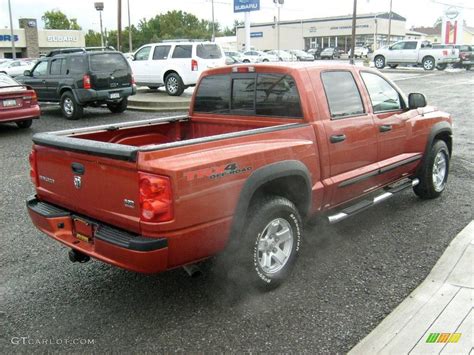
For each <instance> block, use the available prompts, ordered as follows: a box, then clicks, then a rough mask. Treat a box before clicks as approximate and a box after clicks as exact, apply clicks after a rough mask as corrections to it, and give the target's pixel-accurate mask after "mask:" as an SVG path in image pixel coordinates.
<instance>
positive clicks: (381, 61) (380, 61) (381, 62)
mask: <svg viewBox="0 0 474 355" xmlns="http://www.w3.org/2000/svg"><path fill="white" fill-rule="evenodd" d="M374 64H375V67H376V68H377V69H383V68H384V67H385V58H384V57H382V56H381V55H379V56H377V57H375V60H374Z"/></svg>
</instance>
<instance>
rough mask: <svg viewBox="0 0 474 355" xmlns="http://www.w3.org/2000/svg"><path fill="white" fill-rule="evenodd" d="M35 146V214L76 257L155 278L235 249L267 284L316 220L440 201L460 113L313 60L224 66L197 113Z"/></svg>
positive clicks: (197, 99)
mask: <svg viewBox="0 0 474 355" xmlns="http://www.w3.org/2000/svg"><path fill="white" fill-rule="evenodd" d="M33 141H34V146H33V150H32V152H31V155H30V164H31V171H30V175H31V179H32V181H33V183H34V185H35V187H36V195H35V196H34V197H31V198H30V199H28V201H27V207H28V211H29V214H30V217H31V219H32V221H33V223H34V224H35V225H36V226H37V227H38V229H40V230H41V231H42V232H44V233H46V234H47V235H49V236H50V237H52V238H54V239H56V240H57V241H59V242H61V243H63V244H65V245H66V246H68V247H69V248H71V250H70V252H69V257H70V259H71V260H72V261H78V262H85V261H87V260H89V258H90V257H93V258H96V259H99V260H101V261H104V262H106V263H110V264H112V265H115V266H118V267H122V268H125V269H128V270H133V271H136V272H143V273H154V272H161V271H165V270H169V269H172V268H176V267H181V266H183V267H185V268H186V267H187V268H188V270H189V268H190V266H191V265H194V264H195V263H197V262H200V261H202V260H205V259H207V258H209V257H211V256H213V255H215V254H217V253H219V252H222V251H224V250H226V252H225V253H224V255H225V257H230V258H235V259H236V262H237V263H238V265H239V267H240V268H245V269H246V270H248V274H247V277H246V278H248V276H250V278H251V279H252V284H253V285H255V286H257V287H262V288H266V289H268V288H273V287H275V286H277V285H278V284H280V283H281V282H282V281H283V280H284V279H285V278H286V277H288V275H289V273H290V271H291V269H292V267H293V265H294V263H295V260H296V257H297V254H298V251H299V250H300V249H301V248H302V247H303V246H304V239H305V238H311V236H309V235H308V236H303V224H302V223H303V221H304V220H305V219H307V218H309V217H311V216H313V215H315V214H323V215H324V216H326V217H327V218H328V219H329V222H330V223H336V222H338V221H341V220H343V219H345V218H347V217H349V216H352V215H354V214H356V213H358V212H360V211H362V210H364V209H366V208H368V207H370V206H373V205H376V204H377V203H380V202H382V201H384V200H385V199H387V198H390V197H391V196H393V195H395V194H396V193H397V192H400V191H403V190H404V189H406V188H413V190H414V192H415V193H416V194H417V195H418V196H419V197H421V198H435V197H437V196H439V195H440V194H441V193H442V192H443V190H444V189H445V187H446V182H447V178H448V172H449V161H450V157H451V152H452V131H451V116H450V115H449V114H448V113H445V112H441V111H438V110H437V109H435V108H433V107H430V106H426V101H425V97H424V96H423V95H422V94H419V93H414V94H410V95H409V96H408V98H407V97H406V96H405V95H404V94H403V93H402V91H401V90H400V89H399V88H398V87H397V86H396V85H395V84H394V83H392V82H391V81H390V80H388V79H387V78H385V77H384V76H383V75H382V74H380V73H379V72H378V71H375V70H371V69H368V68H364V67H356V66H352V65H334V64H331V65H324V64H315V63H293V64H268V65H267V64H261V65H237V66H230V67H222V68H216V69H212V70H209V71H207V72H205V73H204V74H203V75H202V77H201V78H200V80H199V83H198V85H197V87H196V89H195V93H194V96H193V99H192V103H191V106H190V110H189V114H188V115H186V116H174V117H167V118H158V119H152V120H146V121H134V122H127V123H121V124H109V125H104V126H97V127H88V128H79V129H74V130H67V131H59V132H53V133H39V134H35V135H34V137H33ZM227 251H229V252H227ZM229 265H237V264H234V263H229Z"/></svg>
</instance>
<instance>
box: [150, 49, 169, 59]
mask: <svg viewBox="0 0 474 355" xmlns="http://www.w3.org/2000/svg"><path fill="white" fill-rule="evenodd" d="M170 49H171V46H156V47H155V50H154V51H153V60H163V59H168V54H169V52H170Z"/></svg>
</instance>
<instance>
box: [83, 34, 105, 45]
mask: <svg viewBox="0 0 474 355" xmlns="http://www.w3.org/2000/svg"><path fill="white" fill-rule="evenodd" d="M85 37H86V47H99V46H100V45H101V41H100V33H99V32H95V31H94V30H89V31H88V32H87V33H86V36H85Z"/></svg>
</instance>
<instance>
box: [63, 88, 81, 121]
mask: <svg viewBox="0 0 474 355" xmlns="http://www.w3.org/2000/svg"><path fill="white" fill-rule="evenodd" d="M60 104H61V111H62V113H63V116H64V117H66V119H68V120H78V119H79V118H81V117H82V116H83V115H84V107H82V106H81V105H79V104H78V103H77V102H76V99H75V98H74V95H73V94H72V92H70V91H66V92H64V93H63V94H62V95H61V101H60Z"/></svg>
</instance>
